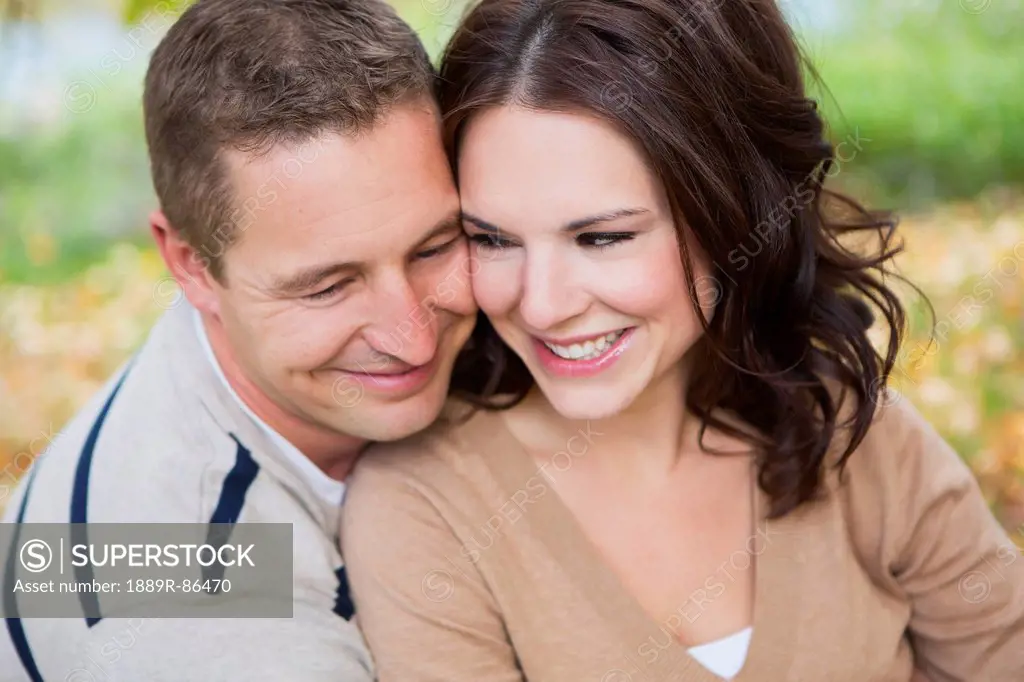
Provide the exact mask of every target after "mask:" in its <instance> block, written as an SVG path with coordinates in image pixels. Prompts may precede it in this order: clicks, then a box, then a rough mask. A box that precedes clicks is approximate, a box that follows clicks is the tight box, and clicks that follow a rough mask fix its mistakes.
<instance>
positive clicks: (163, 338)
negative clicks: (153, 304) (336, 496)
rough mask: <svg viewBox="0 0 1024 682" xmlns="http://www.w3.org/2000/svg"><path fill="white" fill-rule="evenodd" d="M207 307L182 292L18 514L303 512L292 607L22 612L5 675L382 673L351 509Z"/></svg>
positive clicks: (72, 432)
mask: <svg viewBox="0 0 1024 682" xmlns="http://www.w3.org/2000/svg"><path fill="white" fill-rule="evenodd" d="M194 314H195V311H194V309H193V308H191V307H190V306H189V305H188V304H187V303H184V302H183V304H182V305H181V306H179V307H178V308H177V309H174V310H171V311H168V312H167V313H166V314H165V315H164V316H163V317H162V318H161V319H160V320H159V322H158V323H157V324H156V326H155V327H154V328H153V330H152V331H151V333H150V335H149V338H148V339H147V341H146V342H145V344H144V345H143V347H142V348H141V349H140V350H139V351H138V352H137V353H136V354H135V355H134V357H133V358H131V359H130V360H129V361H128V363H126V365H125V366H124V367H123V368H122V369H121V370H120V371H118V372H117V374H116V375H115V376H114V377H112V378H111V380H110V381H109V382H108V384H107V385H106V386H105V387H104V388H103V389H102V390H101V391H100V392H99V393H98V394H97V395H96V396H94V397H93V399H92V400H91V401H90V402H89V403H88V404H87V405H86V406H85V407H84V408H83V409H82V410H81V412H79V414H78V415H76V416H75V417H74V418H73V419H72V420H71V421H70V422H69V423H68V424H67V425H66V427H65V428H64V429H63V430H62V431H61V433H60V434H59V436H58V437H56V438H55V439H54V440H53V443H52V445H51V446H50V447H49V449H48V450H47V451H46V452H45V453H43V455H42V456H41V457H40V458H39V459H38V460H37V461H36V462H35V464H34V465H33V466H32V468H31V470H30V471H29V473H28V474H27V475H25V476H24V477H23V479H22V481H21V482H20V484H19V486H18V488H17V490H16V491H15V493H14V495H13V496H12V497H11V498H10V499H9V500H8V504H7V506H6V509H5V518H4V520H5V521H6V522H26V523H28V522H32V523H36V522H39V523H43V522H50V523H66V522H69V521H70V522H72V523H84V522H100V523H117V522H132V523H147V522H153V523H234V522H275V523H282V522H283V523H291V524H292V529H293V531H292V532H293V566H294V590H295V592H294V616H293V618H291V619H251V618H250V619H242V618H236V619H137V618H133V619H126V618H99V619H90V620H86V619H85V618H84V617H83V618H81V619H68V618H63V619H33V618H7V619H6V633H0V680H2V681H3V682H7V681H11V682H14V681H19V682H20V681H22V680H31V681H33V682H35V681H38V680H47V681H50V680H60V681H65V680H66V681H69V682H91V681H93V680H96V681H100V682H106V681H119V680H124V681H130V682H143V681H145V682H152V681H160V680H175V681H180V680H189V681H191V680H196V681H200V680H201V681H203V682H206V681H217V680H246V681H247V682H252V681H259V680H268V681H269V680H275V681H277V680H309V681H314V682H315V681H316V680H325V681H326V680H332V681H343V682H363V681H369V680H372V679H373V666H372V662H371V659H370V657H369V654H368V653H367V651H366V648H365V646H364V643H363V640H362V637H361V635H360V633H359V629H358V627H357V625H356V623H355V618H354V613H353V608H352V603H351V601H350V600H349V597H348V585H347V580H346V578H345V570H344V566H343V564H342V561H341V556H340V553H339V551H338V538H337V529H338V527H339V513H340V508H339V506H338V505H334V504H331V503H330V502H329V500H328V499H325V497H324V496H323V495H322V494H318V492H317V491H316V490H314V488H313V485H312V484H311V482H310V479H309V477H308V476H306V475H304V473H305V472H303V471H300V470H299V467H297V466H296V463H295V461H294V459H292V458H290V457H288V456H286V453H284V452H282V450H281V448H280V445H279V444H278V443H275V441H274V440H273V439H272V438H271V437H270V435H269V434H268V433H267V432H266V431H265V430H264V429H261V428H260V427H259V425H258V424H257V423H256V422H254V421H253V419H252V418H251V417H250V416H248V415H247V414H246V413H245V412H244V411H243V409H242V408H241V406H240V405H239V403H238V402H237V400H236V399H235V398H234V397H233V396H232V395H231V393H230V390H229V389H228V387H227V386H226V385H225V384H224V383H223V382H222V381H221V380H220V379H218V377H217V374H216V371H215V368H214V367H213V366H212V365H211V363H210V361H209V359H208V358H207V357H205V356H204V351H203V348H202V344H201V341H200V339H199V337H198V336H197V334H196V330H195V327H194V320H193V317H192V316H193V315H194ZM4 634H6V636H4Z"/></svg>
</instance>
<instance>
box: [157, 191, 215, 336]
mask: <svg viewBox="0 0 1024 682" xmlns="http://www.w3.org/2000/svg"><path fill="white" fill-rule="evenodd" d="M149 229H150V232H152V234H153V240H154V241H155V242H156V245H157V248H158V249H160V255H161V256H162V257H163V259H164V264H165V265H166V266H167V270H168V271H170V273H171V276H172V277H173V278H174V281H175V282H176V283H177V286H178V287H180V288H181V291H182V292H183V294H184V296H185V298H187V299H188V300H189V303H191V304H192V305H193V306H195V307H196V308H197V309H198V310H200V311H202V312H206V313H209V314H210V315H213V316H215V317H217V316H219V315H220V296H219V295H218V288H219V285H218V284H217V282H216V281H215V280H214V278H213V275H211V274H210V268H209V265H210V259H209V257H208V256H203V255H201V254H200V253H199V252H198V251H196V250H195V249H194V248H192V245H191V244H189V243H188V242H187V241H185V240H184V239H183V238H182V236H181V234H180V233H179V232H178V230H176V229H175V228H174V226H173V225H171V222H170V221H169V220H168V219H167V216H166V215H164V212H163V211H160V210H156V211H153V212H152V213H151V214H150V215H149ZM166 284H170V283H169V282H167V283H166ZM171 286H173V284H172V285H171Z"/></svg>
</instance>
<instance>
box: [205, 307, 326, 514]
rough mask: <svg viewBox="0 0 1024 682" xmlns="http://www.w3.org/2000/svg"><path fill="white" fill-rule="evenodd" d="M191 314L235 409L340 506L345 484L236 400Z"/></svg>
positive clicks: (315, 487)
mask: <svg viewBox="0 0 1024 682" xmlns="http://www.w3.org/2000/svg"><path fill="white" fill-rule="evenodd" d="M193 314H194V316H195V323H196V333H197V334H198V335H199V344H200V345H201V346H202V347H203V352H204V353H205V354H206V357H207V359H208V360H209V361H210V364H211V365H212V366H213V371H214V372H216V374H217V377H218V378H219V379H220V382H221V383H222V384H224V388H226V389H227V390H228V393H230V394H231V397H232V398H234V400H235V402H237V403H238V406H239V407H241V408H242V411H243V412H245V413H246V414H247V415H249V418H250V419H252V420H253V421H254V422H256V425H257V426H259V428H261V429H263V431H264V433H266V434H267V437H269V438H270V440H271V441H272V442H273V443H274V445H276V446H277V447H278V448H279V449H280V450H281V452H282V453H283V454H284V456H285V457H287V458H288V459H290V460H291V461H292V463H294V464H295V466H296V467H297V468H298V470H299V471H300V472H301V473H302V475H303V476H304V477H305V478H306V480H307V481H308V482H309V484H310V486H312V488H313V490H314V491H316V493H317V494H318V495H319V496H320V497H321V498H323V499H324V500H326V501H327V503H328V504H331V505H339V504H341V502H342V500H343V499H344V498H345V484H344V483H342V482H341V481H336V480H334V479H333V478H331V477H330V476H328V475H327V474H326V473H324V472H323V470H321V469H320V467H318V466H317V465H315V464H313V462H311V461H310V460H309V458H308V457H306V456H305V455H304V454H302V452H301V451H300V450H299V449H298V448H297V447H295V446H294V445H292V444H291V443H290V442H288V440H287V439H285V437H284V436H282V435H281V434H279V433H278V432H277V431H275V430H274V429H273V428H271V427H270V425H269V424H267V423H266V422H265V421H263V420H262V419H260V418H259V417H257V416H256V414H255V413H254V412H253V411H252V410H250V409H249V406H248V405H246V404H245V403H244V402H242V399H241V398H239V397H238V394H237V393H235V389H233V388H232V387H231V384H229V383H228V379H227V377H226V376H224V372H223V370H221V367H220V363H219V362H217V356H216V355H214V353H213V347H212V346H210V339H209V338H208V337H207V335H206V328H205V327H204V326H203V318H202V317H201V316H200V315H199V311H198V310H194V311H193Z"/></svg>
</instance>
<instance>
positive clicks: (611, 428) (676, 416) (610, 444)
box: [507, 363, 700, 479]
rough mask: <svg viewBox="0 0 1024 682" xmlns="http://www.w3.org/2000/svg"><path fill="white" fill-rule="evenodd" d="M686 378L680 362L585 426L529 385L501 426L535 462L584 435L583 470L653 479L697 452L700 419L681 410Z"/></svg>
mask: <svg viewBox="0 0 1024 682" xmlns="http://www.w3.org/2000/svg"><path fill="white" fill-rule="evenodd" d="M687 378H688V372H687V368H686V366H685V365H684V364H683V363H680V364H679V365H678V366H677V367H676V368H674V369H673V370H671V371H668V372H666V373H664V374H663V375H662V376H660V377H659V378H658V379H657V380H656V381H655V382H653V383H652V384H650V385H649V386H648V387H647V388H646V390H644V392H643V393H641V394H640V395H639V396H638V397H637V398H636V399H635V400H634V401H633V402H632V403H631V404H630V405H629V406H628V407H627V408H626V409H624V410H622V411H621V412H618V413H616V414H615V415H612V416H610V417H607V418H604V419H598V420H589V421H588V420H573V419H567V418H565V417H563V416H562V415H560V414H559V413H558V412H556V411H555V409H554V407H552V405H551V403H549V402H548V401H547V399H546V398H545V397H544V395H543V394H542V393H541V391H540V390H539V389H538V388H537V387H536V386H535V387H534V389H533V390H532V391H531V392H530V394H529V395H528V396H527V397H526V399H524V400H523V402H522V403H521V404H520V405H519V406H517V407H516V408H514V409H513V410H511V411H510V412H509V413H508V414H507V421H508V423H509V428H510V430H512V432H513V433H514V434H515V435H516V437H517V438H519V439H520V440H521V441H522V442H523V444H524V445H525V446H526V447H527V449H528V450H530V451H531V452H532V453H533V454H534V456H535V457H537V458H538V459H539V460H543V459H545V457H546V455H545V453H547V456H550V455H551V454H553V453H555V452H558V451H559V450H563V449H565V443H566V442H568V440H569V439H570V438H572V437H573V436H576V435H577V434H580V433H585V434H588V437H586V438H585V439H584V440H585V443H586V455H585V458H586V460H587V462H589V463H590V464H589V465H588V466H596V467H600V468H602V469H606V470H608V471H609V472H613V473H615V474H616V475H622V476H628V477H629V478H636V477H637V476H641V477H643V478H654V479H657V478H659V477H663V476H664V475H665V474H666V473H667V472H669V471H671V470H672V469H674V468H675V467H676V465H677V464H678V463H679V461H680V458H681V457H682V456H684V455H685V454H686V453H691V452H696V451H697V450H698V449H699V446H698V437H699V429H700V420H699V419H697V418H696V417H694V416H693V415H691V414H690V413H689V412H688V410H687V409H686V389H687V385H688V382H687ZM579 447H582V445H578V446H577V449H579ZM572 454H574V455H576V454H577V453H576V452H573V453H572Z"/></svg>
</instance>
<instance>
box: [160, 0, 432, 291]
mask: <svg viewBox="0 0 1024 682" xmlns="http://www.w3.org/2000/svg"><path fill="white" fill-rule="evenodd" d="M435 87H436V74H435V72H434V69H433V67H432V65H431V63H430V58H429V56H428V55H427V52H426V50H425V49H424V47H423V44H422V43H421V42H420V40H419V38H418V37H417V35H416V33H415V32H414V31H413V30H412V29H411V28H410V27H409V26H408V25H407V24H406V23H405V22H404V21H402V20H401V19H400V18H399V17H398V15H397V14H396V13H395V11H394V9H392V7H391V6H390V5H388V4H387V3H385V2H383V0H198V2H196V3H195V4H194V5H192V6H191V7H189V8H188V9H187V10H186V11H185V12H184V13H183V14H182V15H181V17H180V18H179V19H178V21H177V22H175V24H174V25H173V26H172V27H171V28H170V30H169V31H168V33H167V35H166V36H165V37H164V38H163V40H162V41H161V42H160V44H159V45H158V46H157V48H156V50H155V51H154V53H153V56H152V59H151V61H150V64H149V69H148V72H147V74H146V82H145V94H144V96H143V109H144V112H145V124H146V139H147V143H148V145H149V156H150V164H151V168H152V174H153V184H154V187H155V189H156V193H157V196H158V197H159V199H160V204H161V208H162V209H163V211H164V214H165V215H166V216H167V219H168V220H169V221H170V223H171V225H173V226H174V228H175V229H177V230H178V231H179V232H180V233H181V234H182V236H183V237H184V238H185V239H186V240H187V241H188V242H189V244H191V245H192V247H193V248H195V249H196V250H197V252H198V255H199V257H200V258H202V259H203V260H204V261H205V264H206V266H207V267H208V268H209V270H210V272H211V274H212V275H213V276H214V277H216V278H218V279H222V275H223V271H222V264H221V261H220V257H221V255H222V254H223V252H224V250H225V249H226V248H227V247H228V246H229V245H230V244H231V243H233V242H234V241H235V240H236V239H237V237H238V235H239V233H240V231H241V230H239V226H238V218H239V214H240V212H241V207H242V206H243V203H244V201H245V198H244V197H238V196H234V193H233V191H232V189H231V187H230V185H229V178H228V176H227V172H226V168H225V165H224V162H223V159H222V155H221V152H222V151H223V150H225V149H230V148H234V149H237V150H240V151H243V152H249V153H256V154H259V153H262V152H266V151H268V150H269V149H270V148H272V147H273V146H275V145H278V144H293V145H301V144H304V143H306V142H307V141H309V140H312V139H314V138H316V137H318V136H319V135H321V134H323V133H325V132H337V133H341V134H355V133H359V132H361V131H364V130H366V129H369V128H371V127H372V126H373V125H374V124H375V123H376V122H377V121H379V120H380V118H381V117H382V116H383V115H384V114H386V113H387V111H388V110H389V109H390V108H391V107H392V106H394V105H396V104H399V103H403V102H407V101H408V102H411V101H415V100H417V99H426V100H428V101H430V102H433V101H434V96H435ZM307 156H308V155H307ZM272 189H273V188H268V192H267V195H269V194H270V190H272ZM256 200H258V198H251V201H250V205H252V204H254V203H256ZM250 210H251V209H250ZM222 281H223V280H222Z"/></svg>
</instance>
